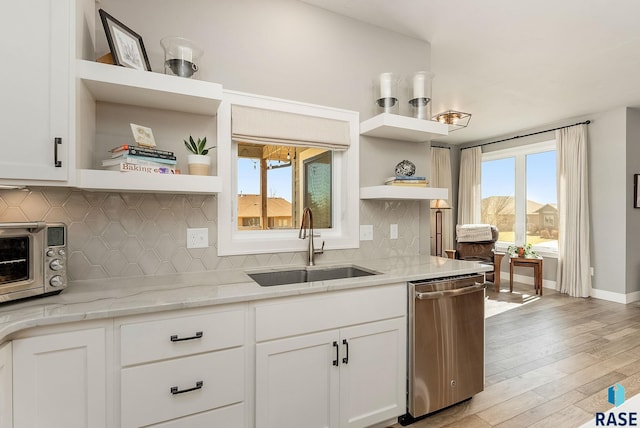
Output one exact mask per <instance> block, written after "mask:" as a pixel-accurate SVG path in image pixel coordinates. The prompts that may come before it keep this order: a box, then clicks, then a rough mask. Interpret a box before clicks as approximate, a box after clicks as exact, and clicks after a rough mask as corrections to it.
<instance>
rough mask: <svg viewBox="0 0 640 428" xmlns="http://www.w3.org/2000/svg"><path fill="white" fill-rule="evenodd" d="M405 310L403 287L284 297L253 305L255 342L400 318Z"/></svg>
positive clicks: (404, 287)
mask: <svg viewBox="0 0 640 428" xmlns="http://www.w3.org/2000/svg"><path fill="white" fill-rule="evenodd" d="M406 311H407V286H406V284H394V285H384V286H378V287H370V288H364V289H359V290H349V291H336V292H333V293H328V294H323V295H321V296H303V297H292V298H286V299H282V300H279V301H276V302H274V303H264V304H259V305H257V306H256V341H258V342H260V341H264V340H271V339H277V338H280V337H287V336H295V335H298V334H305V333H311V332H314V331H321V330H329V329H333V328H339V327H343V326H348V325H354V324H361V323H366V322H371V321H378V320H383V319H388V318H395V317H402V316H404V315H405V313H406Z"/></svg>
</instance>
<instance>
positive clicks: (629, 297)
mask: <svg viewBox="0 0 640 428" xmlns="http://www.w3.org/2000/svg"><path fill="white" fill-rule="evenodd" d="M500 280H501V281H509V272H500ZM513 280H514V281H517V282H522V283H525V284H529V283H530V284H531V286H533V276H527V275H518V274H514V275H513ZM542 286H543V287H544V288H550V289H552V290H555V289H556V281H552V280H549V279H543V280H542ZM591 297H593V298H594V299H600V300H607V301H609V302H615V303H623V304H625V305H626V304H628V303H633V302H637V301H639V300H640V291H634V292H633V293H628V294H623V293H615V292H613V291H606V290H599V289H597V288H592V289H591Z"/></svg>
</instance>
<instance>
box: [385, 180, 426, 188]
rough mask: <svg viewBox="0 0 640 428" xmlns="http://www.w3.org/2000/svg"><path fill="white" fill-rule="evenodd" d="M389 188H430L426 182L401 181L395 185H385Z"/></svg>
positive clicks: (394, 183)
mask: <svg viewBox="0 0 640 428" xmlns="http://www.w3.org/2000/svg"><path fill="white" fill-rule="evenodd" d="M385 184H386V185H387V186H406V187H429V183H427V182H425V181H401V182H393V183H385Z"/></svg>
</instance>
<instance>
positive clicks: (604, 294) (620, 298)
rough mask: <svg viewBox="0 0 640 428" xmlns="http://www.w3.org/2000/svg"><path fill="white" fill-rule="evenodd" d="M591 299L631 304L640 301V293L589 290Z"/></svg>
mask: <svg viewBox="0 0 640 428" xmlns="http://www.w3.org/2000/svg"><path fill="white" fill-rule="evenodd" d="M591 297H593V298H595V299H601V300H608V301H610V302H616V303H623V304H625V305H626V304H627V303H633V302H637V301H638V300H640V291H634V292H633V293H628V294H623V293H614V292H613V291H607V290H599V289H597V288H592V289H591Z"/></svg>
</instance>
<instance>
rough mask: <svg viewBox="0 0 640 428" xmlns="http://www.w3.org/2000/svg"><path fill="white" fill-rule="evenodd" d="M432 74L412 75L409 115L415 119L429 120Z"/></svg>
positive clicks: (422, 72)
mask: <svg viewBox="0 0 640 428" xmlns="http://www.w3.org/2000/svg"><path fill="white" fill-rule="evenodd" d="M432 79H433V73H430V72H428V71H417V72H416V73H414V74H413V79H412V83H413V86H412V88H411V93H410V94H409V105H410V106H411V113H412V115H413V117H415V118H417V119H427V120H428V119H429V118H431V102H430V101H431V80H432Z"/></svg>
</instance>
